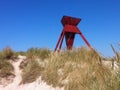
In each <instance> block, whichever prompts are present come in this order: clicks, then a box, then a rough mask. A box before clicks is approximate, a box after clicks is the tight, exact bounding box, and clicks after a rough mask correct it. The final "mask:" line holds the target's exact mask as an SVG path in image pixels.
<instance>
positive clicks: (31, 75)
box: [21, 60, 42, 84]
mask: <svg viewBox="0 0 120 90" xmlns="http://www.w3.org/2000/svg"><path fill="white" fill-rule="evenodd" d="M41 70H42V68H41V67H40V65H39V64H38V62H37V61H36V60H31V61H30V62H29V63H28V64H27V66H26V67H24V68H23V71H22V81H21V84H25V83H31V82H33V81H35V80H36V79H37V78H38V77H39V76H40V74H41Z"/></svg>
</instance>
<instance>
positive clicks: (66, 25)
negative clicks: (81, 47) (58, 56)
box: [54, 16, 92, 51]
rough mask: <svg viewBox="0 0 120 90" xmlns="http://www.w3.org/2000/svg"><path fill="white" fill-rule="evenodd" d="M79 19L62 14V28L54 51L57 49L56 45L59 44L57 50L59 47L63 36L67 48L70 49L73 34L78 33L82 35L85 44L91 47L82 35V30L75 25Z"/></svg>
mask: <svg viewBox="0 0 120 90" xmlns="http://www.w3.org/2000/svg"><path fill="white" fill-rule="evenodd" d="M80 21H81V19H80V18H74V17H70V16H63V18H62V20H61V23H62V25H63V30H62V32H61V35H60V37H59V40H58V42H57V45H56V47H55V50H54V51H56V50H57V49H58V46H59V50H60V49H61V47H62V43H63V39H64V37H65V40H66V46H67V49H68V50H71V49H72V47H73V43H74V38H75V34H79V35H80V36H81V37H82V39H83V40H84V41H85V43H86V44H87V46H88V47H89V48H91V49H92V47H91V45H90V44H89V42H88V41H87V39H86V38H85V37H84V35H83V34H82V32H81V31H80V30H79V28H78V27H77V25H78V23H79V22H80Z"/></svg>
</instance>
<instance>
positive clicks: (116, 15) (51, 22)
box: [0, 0, 120, 56]
mask: <svg viewBox="0 0 120 90" xmlns="http://www.w3.org/2000/svg"><path fill="white" fill-rule="evenodd" d="M63 15H68V16H73V17H78V18H81V19H82V21H81V22H80V23H79V25H78V27H79V28H80V30H81V31H82V33H83V35H84V36H85V37H86V38H87V40H88V41H89V42H90V44H91V45H92V46H93V48H95V49H97V50H98V51H99V52H101V53H102V54H103V55H105V56H110V55H113V52H112V50H111V47H110V44H113V46H115V47H117V46H118V43H119V42H120V35H119V34H120V0H0V50H2V49H3V48H5V47H6V46H10V47H12V48H13V49H14V50H16V51H21V50H23V51H25V50H27V49H28V48H30V47H40V48H49V49H52V50H53V49H54V48H55V46H56V43H57V40H58V38H59V35H60V33H61V31H62V28H63V26H62V24H61V22H60V20H61V18H62V16H63ZM83 45H85V43H84V41H83V40H82V39H81V37H80V36H79V35H76V38H75V43H74V47H78V46H83ZM63 48H65V42H64V43H63Z"/></svg>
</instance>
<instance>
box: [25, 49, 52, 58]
mask: <svg viewBox="0 0 120 90" xmlns="http://www.w3.org/2000/svg"><path fill="white" fill-rule="evenodd" d="M50 53H51V52H50V50H48V49H43V48H30V49H28V51H27V52H26V55H27V58H29V59H35V58H40V59H42V60H44V59H45V58H49V54H50Z"/></svg>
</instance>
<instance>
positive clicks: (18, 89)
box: [0, 56, 63, 90]
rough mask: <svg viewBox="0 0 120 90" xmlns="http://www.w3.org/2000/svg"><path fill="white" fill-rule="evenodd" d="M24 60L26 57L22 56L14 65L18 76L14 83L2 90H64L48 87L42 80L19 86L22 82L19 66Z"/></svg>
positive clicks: (0, 88)
mask: <svg viewBox="0 0 120 90" xmlns="http://www.w3.org/2000/svg"><path fill="white" fill-rule="evenodd" d="M23 58H24V57H22V56H20V57H19V60H18V61H17V62H14V63H13V66H14V69H15V75H16V77H15V78H14V81H13V82H12V83H11V84H9V85H7V86H6V87H3V86H0V90H63V89H59V88H53V87H51V86H49V85H47V84H46V83H45V82H43V81H41V79H40V78H39V79H38V80H36V81H35V82H33V83H30V84H25V85H20V86H19V83H20V81H21V75H20V74H21V71H20V69H19V65H20V63H21V62H22V61H23V60H24V59H23Z"/></svg>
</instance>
